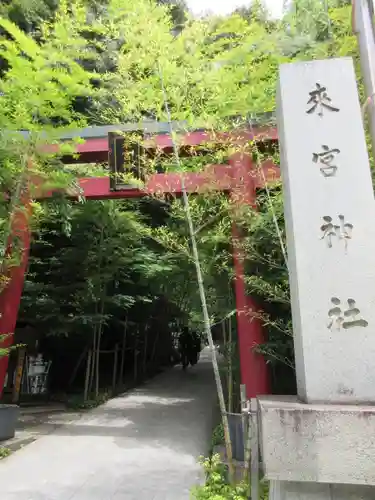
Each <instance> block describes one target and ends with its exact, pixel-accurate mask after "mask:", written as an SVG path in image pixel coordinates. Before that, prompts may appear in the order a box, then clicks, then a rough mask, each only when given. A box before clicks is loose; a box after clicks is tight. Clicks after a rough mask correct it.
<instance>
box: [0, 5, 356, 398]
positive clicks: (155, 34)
mask: <svg viewBox="0 0 375 500" xmlns="http://www.w3.org/2000/svg"><path fill="white" fill-rule="evenodd" d="M166 3H167V4H168V3H169V2H159V3H157V2H154V1H152V0H128V1H126V2H124V1H122V0H108V1H106V2H99V1H86V2H85V1H82V2H80V1H78V0H76V1H73V2H67V1H65V0H60V1H59V2H57V1H55V2H54V1H52V0H33V1H29V0H28V1H23V0H12V1H9V2H7V3H3V4H2V6H1V9H2V10H0V12H1V14H2V15H3V16H4V17H3V18H1V20H0V24H1V28H2V35H1V36H2V38H1V53H0V56H1V58H2V66H1V68H2V77H1V80H0V87H1V89H0V90H1V93H2V95H1V97H0V99H2V115H1V118H0V121H1V123H0V128H1V130H3V131H4V130H13V131H14V130H20V129H27V130H29V131H32V132H33V134H32V136H31V137H30V140H28V141H27V142H25V141H24V140H22V139H21V138H19V137H18V136H17V137H16V138H15V137H14V136H12V137H11V138H10V137H9V136H8V135H6V134H4V133H2V134H1V140H0V157H1V165H2V168H1V179H0V180H1V183H2V187H3V191H4V192H7V193H15V192H16V191H17V190H16V188H17V185H19V184H20V183H21V182H24V178H25V171H26V162H25V157H26V154H27V155H28V156H32V157H33V159H34V162H33V167H32V168H33V170H34V171H35V172H37V173H38V174H43V176H44V177H45V179H46V180H47V181H48V184H49V185H53V186H54V187H66V186H67V185H69V184H72V183H74V180H75V175H76V174H77V173H78V174H80V173H81V174H82V173H83V172H84V173H85V175H87V174H89V175H95V174H97V173H98V171H99V172H100V173H101V174H103V172H104V170H103V168H101V167H94V166H88V165H83V166H82V165H81V166H80V165H77V166H76V167H75V168H68V167H63V166H62V165H61V163H60V162H59V161H58V158H57V157H56V156H54V157H51V155H46V154H41V152H40V151H41V150H40V147H39V145H40V144H41V143H42V142H45V141H46V140H48V141H49V142H51V141H53V140H54V139H55V137H56V135H57V134H58V133H60V132H61V130H63V129H64V128H66V127H67V126H68V127H70V128H76V127H77V126H79V125H80V124H84V123H89V124H97V123H119V122H124V121H135V122H138V121H140V120H143V119H148V120H150V119H155V120H165V119H166V118H167V114H166V107H165V104H166V102H165V100H166V99H167V100H168V104H169V110H170V113H171V117H172V119H173V120H179V121H184V122H185V123H186V127H190V128H200V127H202V128H205V129H208V130H212V129H215V130H217V131H223V130H228V129H229V128H230V129H235V128H239V129H240V128H241V127H246V126H248V123H247V120H248V119H249V117H253V116H254V115H255V114H257V113H262V112H265V111H272V110H273V109H274V106H275V86H276V81H277V69H278V66H279V64H280V63H284V62H288V61H294V60H301V59H314V58H322V57H330V56H343V55H352V56H354V57H355V58H357V49H356V41H355V38H354V37H353V35H352V31H351V17H350V16H351V12H350V7H349V6H348V5H345V4H331V5H330V8H329V12H328V14H329V15H328V16H327V12H326V11H325V9H324V7H323V6H322V4H321V3H320V2H311V1H309V2H307V1H305V0H298V1H297V2H295V3H294V7H295V8H293V9H291V10H290V12H289V13H287V14H286V15H285V17H284V19H282V20H269V18H268V17H267V13H266V12H265V11H264V9H262V7H261V6H260V5H259V4H256V5H255V6H254V7H253V8H252V9H251V10H247V11H238V12H237V13H236V14H234V15H233V16H229V17H227V18H207V19H200V20H195V19H191V18H189V16H188V15H186V16H185V14H183V12H182V10H183V9H182V8H179V10H178V9H177V10H176V9H174V10H173V9H172V14H171V9H170V6H169V5H165V4H166ZM307 12H308V13H309V15H308V16H307V15H306V13H307ZM182 14H183V15H182ZM10 21H13V23H16V24H11V22H10ZM177 24H179V25H181V24H183V29H182V30H181V29H180V30H178V31H179V33H180V34H179V36H177V37H176V30H173V28H176V25H177ZM17 26H18V27H17ZM180 28H181V27H180ZM162 86H163V87H164V90H165V92H164V93H163V92H162ZM42 130H44V131H47V134H48V135H47V137H43V138H42V137H41V134H40V132H41V131H42ZM175 140H176V141H177V143H178V142H179V139H178V137H177V136H176V139H175ZM213 142H214V141H213ZM37 144H38V148H37V147H36V145H37ZM210 146H211V147H210V148H206V150H205V151H201V150H199V148H197V149H195V150H194V151H190V152H189V155H188V154H187V152H186V151H185V150H183V148H182V147H181V148H179V151H180V153H181V156H182V158H181V162H180V163H179V164H177V163H176V161H175V159H174V158H172V157H171V156H168V155H162V154H157V155H156V156H155V158H154V159H153V161H148V163H147V171H146V175H150V174H152V173H153V172H154V171H155V169H156V168H158V169H160V168H163V169H164V170H165V171H171V170H172V171H173V170H181V169H183V170H192V169H194V170H202V168H203V167H204V165H205V164H207V163H221V162H225V161H227V159H228V157H229V155H230V154H231V153H233V152H235V151H236V150H238V146H236V145H235V144H232V143H231V141H228V143H227V144H225V146H221V147H218V146H217V144H216V145H214V144H211V145H210ZM66 147H69V145H67V146H66ZM207 149H210V151H207ZM244 151H245V152H249V153H251V154H254V155H255V156H258V158H260V156H261V155H263V158H264V157H268V156H272V158H273V159H274V160H275V161H277V154H275V153H274V152H270V153H264V151H263V152H262V153H260V152H259V151H258V148H257V146H256V145H254V144H247V145H245V146H244ZM28 174H29V171H28ZM213 182H214V181H213ZM271 194H272V207H273V210H274V211H275V213H276V218H277V220H278V224H279V226H280V231H281V233H280V234H281V238H282V239H283V238H284V233H283V210H282V193H281V190H279V189H271ZM162 201H163V202H164V201H165V200H159V199H157V197H156V199H155V200H151V199H150V200H145V201H144V202H142V203H140V202H135V203H133V202H131V203H130V202H116V203H114V202H111V201H105V202H86V203H75V202H74V203H73V202H67V201H66V200H65V201H63V200H62V199H56V200H54V201H53V202H49V203H35V204H34V221H35V233H34V237H35V238H34V244H33V248H32V259H31V266H30V273H29V277H28V280H27V284H26V288H25V293H24V297H23V303H22V318H23V319H24V320H26V321H28V322H31V323H32V324H33V325H35V327H36V328H37V329H38V330H40V331H42V332H43V334H45V335H46V336H51V335H55V336H56V335H58V336H59V337H60V340H58V341H56V342H63V341H62V340H61V337H63V338H66V340H64V342H65V343H62V344H60V343H58V344H57V345H58V346H59V348H60V349H61V346H65V347H66V346H67V345H69V346H70V347H72V345H73V344H74V345H78V346H79V348H78V352H76V353H75V354H76V356H77V357H78V356H79V350H82V349H85V348H86V347H87V346H88V345H91V343H94V344H95V343H97V342H98V339H99V344H100V345H102V346H104V348H108V349H110V348H113V346H114V345H115V344H116V343H121V341H122V340H121V339H122V336H123V330H124V327H125V324H126V328H127V329H128V330H127V335H129V337H128V341H129V343H128V344H127V362H128V364H129V366H132V367H133V368H134V366H133V365H134V364H138V366H137V368H136V370H139V366H140V364H139V363H140V361H139V360H138V361H136V359H138V358H140V357H143V360H144V363H146V364H147V363H150V362H151V361H152V359H153V358H155V356H156V355H155V350H154V347H155V349H156V348H158V349H159V352H158V357H159V358H160V359H162V358H163V355H162V352H163V349H164V352H166V351H167V350H168V348H167V345H168V344H170V340H171V332H172V330H173V329H175V328H176V325H173V324H172V323H179V322H187V323H189V324H190V325H191V326H192V327H194V328H196V329H198V330H199V329H201V328H202V319H201V308H200V301H199V297H198V294H197V286H196V278H195V269H194V265H193V263H192V259H191V253H190V248H189V241H188V233H187V229H186V225H185V222H184V221H185V213H184V210H183V209H182V207H181V204H180V201H179V200H174V199H172V200H168V204H167V205H166V204H165V203H162ZM19 204H20V200H19V199H15V200H14V204H13V205H12V207H13V208H14V206H17V205H19ZM12 207H11V209H10V208H9V206H8V205H7V204H2V205H1V210H2V212H1V213H0V222H1V224H0V231H1V234H0V237H1V240H2V241H3V248H2V255H4V253H5V252H4V250H5V244H6V241H7V236H8V234H9V224H8V221H9V213H10V211H12V209H13V208H12ZM270 207H271V205H270V200H269V199H268V198H267V196H265V195H263V196H261V197H260V198H259V208H260V210H259V211H257V212H255V211H251V210H250V212H249V211H245V212H244V213H238V212H237V211H236V212H235V211H234V210H233V206H232V204H231V203H230V202H229V201H228V199H227V198H226V197H225V196H223V195H218V194H217V193H216V194H215V193H214V192H209V193H206V194H199V195H198V196H196V197H192V198H191V208H192V214H193V219H194V224H195V227H196V228H197V229H198V232H197V237H198V244H199V251H200V256H201V261H202V267H203V271H204V279H205V284H206V291H207V295H208V303H209V310H210V315H211V320H212V323H213V324H215V325H216V327H215V331H218V332H219V333H218V335H220V336H221V335H222V332H224V335H225V336H226V340H227V343H229V344H231V343H232V342H234V343H235V341H236V333H235V328H234V321H232V320H234V315H233V313H234V309H235V305H234V298H233V270H232V261H231V225H232V221H233V219H235V220H236V222H237V224H239V225H241V226H242V228H243V231H244V234H245V235H246V238H245V240H244V250H245V251H246V256H247V260H246V266H247V286H248V292H249V294H251V295H253V296H256V298H257V300H258V303H259V305H260V306H261V308H262V310H263V313H261V315H262V319H263V320H264V321H265V323H266V326H267V331H268V340H267V342H266V344H265V345H264V346H261V348H260V349H261V351H262V352H263V353H264V354H265V355H266V356H267V357H268V359H269V361H270V363H271V365H272V366H273V369H274V372H275V375H276V377H275V378H278V380H281V379H282V380H283V381H285V380H286V383H285V384H284V385H283V386H280V385H279V387H277V390H279V391H283V392H286V391H293V383H294V382H293V380H294V377H293V349H292V330H291V321H290V307H289V292H288V276H287V269H286V264H285V259H284V256H283V254H282V252H281V250H280V240H279V237H278V235H277V232H276V229H275V224H274V217H273V214H272V211H271V210H270ZM62 276H63V278H62ZM161 303H162V304H163V307H161V306H160V304H161ZM146 311H147V313H146ZM157 311H159V312H160V311H163V314H161V315H160V314H159V315H158V314H156V312H157ZM160 316H162V317H163V319H161V317H160ZM160 321H161V322H162V323H163V324H162V325H160ZM156 325H157V326H156ZM162 338H163V339H164V343H163V342H162V341H161V339H162ZM151 339H152V341H151ZM228 339H229V341H228ZM68 342H70V344H69V343H68ZM49 345H50V344H49ZM140 346H142V349H143V351H142V352H145V353H146V354H142V355H141V354H139V353H140V352H141V350H140ZM226 352H227V353H230V354H229V355H228V356H227V358H228V360H229V358H230V360H231V361H230V363H229V361H228V364H229V368H230V369H232V368H233V366H235V365H236V360H237V359H238V358H237V356H235V355H233V354H236V351H235V349H233V346H232V345H229V346H226ZM134 353H135V355H134ZM137 357H138V358H137ZM233 358H234V359H233ZM142 362H143V361H142ZM160 362H161V361H160ZM237 364H238V363H237ZM283 366H286V367H287V368H286V370H287V372H285V371H284V370H285V368H282V367H283ZM288 370H289V372H288ZM146 371H147V370H146ZM285 373H287V376H286V377H280V376H279V375H280V374H282V375H285ZM229 378H230V377H229ZM234 378H236V377H234ZM237 378H238V377H237Z"/></svg>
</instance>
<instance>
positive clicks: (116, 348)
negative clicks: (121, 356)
mask: <svg viewBox="0 0 375 500" xmlns="http://www.w3.org/2000/svg"><path fill="white" fill-rule="evenodd" d="M117 360H118V344H116V346H115V359H114V362H113V377H112V395H113V394H114V393H115V392H116V378H117Z"/></svg>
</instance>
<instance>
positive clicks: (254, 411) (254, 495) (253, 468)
mask: <svg viewBox="0 0 375 500" xmlns="http://www.w3.org/2000/svg"><path fill="white" fill-rule="evenodd" d="M250 410H251V423H252V425H251V427H252V429H251V464H250V481H251V500H259V435H258V432H259V430H258V402H257V400H256V398H253V399H251V402H250Z"/></svg>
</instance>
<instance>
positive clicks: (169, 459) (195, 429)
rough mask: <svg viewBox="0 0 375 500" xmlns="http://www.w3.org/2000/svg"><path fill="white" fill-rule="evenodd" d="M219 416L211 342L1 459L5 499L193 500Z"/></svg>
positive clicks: (1, 488)
mask: <svg viewBox="0 0 375 500" xmlns="http://www.w3.org/2000/svg"><path fill="white" fill-rule="evenodd" d="M215 420H216V390H215V384H214V379H213V374H212V368H211V363H210V353H209V350H208V349H205V350H204V351H203V352H202V355H201V360H200V362H199V363H198V365H197V366H195V367H194V368H190V369H189V370H188V371H187V372H185V373H184V372H183V371H182V370H181V368H180V367H176V368H174V369H172V370H170V371H168V372H165V373H163V374H162V375H159V376H158V377H156V378H154V379H153V380H152V381H150V382H149V383H147V384H146V385H144V386H143V387H141V388H139V389H137V390H134V391H132V392H130V393H126V394H124V395H122V396H119V397H117V398H115V399H112V400H111V401H109V402H108V403H106V404H105V405H103V406H101V407H100V408H96V409H94V410H92V411H90V412H87V413H84V414H82V415H81V416H80V417H79V418H75V419H74V420H72V421H71V422H69V423H66V424H64V425H62V426H61V427H58V428H57V429H55V430H53V432H51V433H50V434H48V435H45V436H42V437H40V438H39V439H38V440H37V441H35V442H34V443H32V444H30V445H28V446H26V447H25V448H23V449H21V450H19V451H17V452H16V453H14V454H13V455H11V456H9V457H8V458H6V459H5V460H2V461H1V462H0V491H1V493H0V497H1V500H185V499H189V497H190V495H189V491H190V488H191V486H192V485H194V484H197V483H198V482H200V481H201V480H202V472H201V468H200V466H199V465H198V464H197V458H198V457H199V455H201V454H206V453H207V451H208V448H209V444H210V439H211V431H212V427H213V424H214V423H215Z"/></svg>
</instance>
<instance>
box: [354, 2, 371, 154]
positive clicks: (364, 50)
mask: <svg viewBox="0 0 375 500" xmlns="http://www.w3.org/2000/svg"><path fill="white" fill-rule="evenodd" d="M352 9H353V31H354V32H355V34H356V35H357V39H358V46H359V55H360V63H361V70H362V76H363V82H364V86H365V92H366V98H367V100H366V104H365V106H366V108H367V112H368V116H369V124H370V132H371V142H372V153H373V155H374V156H375V36H374V26H373V22H372V15H373V12H374V9H373V4H372V0H353V2H352Z"/></svg>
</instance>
